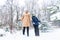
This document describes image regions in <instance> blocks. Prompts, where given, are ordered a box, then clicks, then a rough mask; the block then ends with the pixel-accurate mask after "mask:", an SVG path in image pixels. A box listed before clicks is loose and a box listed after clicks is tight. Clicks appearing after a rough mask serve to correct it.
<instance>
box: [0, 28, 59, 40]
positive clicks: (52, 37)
mask: <svg viewBox="0 0 60 40" xmlns="http://www.w3.org/2000/svg"><path fill="white" fill-rule="evenodd" d="M1 30H2V29H1ZM1 30H0V34H1V33H3V34H4V36H2V37H0V40H60V28H57V29H54V30H53V31H50V32H46V33H42V32H40V36H35V35H34V29H30V31H29V32H30V34H29V37H27V36H26V35H23V34H22V30H21V31H15V32H13V33H12V34H11V33H10V32H3V31H4V30H3V31H1Z"/></svg>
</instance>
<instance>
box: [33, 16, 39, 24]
mask: <svg viewBox="0 0 60 40" xmlns="http://www.w3.org/2000/svg"><path fill="white" fill-rule="evenodd" d="M39 22H40V21H39V20H38V18H37V17H35V16H32V23H33V25H39Z"/></svg>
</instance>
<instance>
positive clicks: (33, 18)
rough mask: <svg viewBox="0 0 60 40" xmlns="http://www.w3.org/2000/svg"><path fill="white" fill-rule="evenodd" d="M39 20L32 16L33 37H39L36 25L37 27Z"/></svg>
mask: <svg viewBox="0 0 60 40" xmlns="http://www.w3.org/2000/svg"><path fill="white" fill-rule="evenodd" d="M39 22H40V21H39V20H38V18H37V17H36V16H34V15H33V16H32V23H33V26H34V29H35V36H39V28H38V25H39Z"/></svg>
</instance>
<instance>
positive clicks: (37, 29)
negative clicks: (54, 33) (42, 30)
mask: <svg viewBox="0 0 60 40" xmlns="http://www.w3.org/2000/svg"><path fill="white" fill-rule="evenodd" d="M33 26H34V31H35V36H39V28H38V25H33Z"/></svg>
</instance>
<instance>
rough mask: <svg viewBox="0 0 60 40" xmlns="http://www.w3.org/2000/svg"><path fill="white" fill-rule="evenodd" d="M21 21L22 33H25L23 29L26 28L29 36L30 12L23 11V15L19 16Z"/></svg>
mask: <svg viewBox="0 0 60 40" xmlns="http://www.w3.org/2000/svg"><path fill="white" fill-rule="evenodd" d="M21 20H22V23H23V35H25V29H26V28H27V36H29V26H30V21H31V20H30V14H29V12H28V11H26V12H25V13H23V16H22V18H21Z"/></svg>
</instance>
